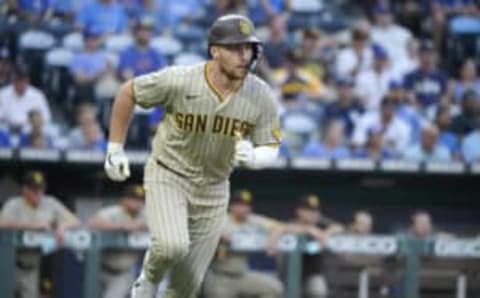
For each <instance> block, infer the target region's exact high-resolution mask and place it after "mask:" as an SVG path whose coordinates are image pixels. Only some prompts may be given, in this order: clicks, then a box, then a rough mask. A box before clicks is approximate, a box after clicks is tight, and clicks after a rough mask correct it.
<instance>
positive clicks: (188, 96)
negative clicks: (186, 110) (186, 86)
mask: <svg viewBox="0 0 480 298" xmlns="http://www.w3.org/2000/svg"><path fill="white" fill-rule="evenodd" d="M199 96H200V95H198V94H187V95H186V96H185V99H186V100H192V99H195V98H198V97H199Z"/></svg>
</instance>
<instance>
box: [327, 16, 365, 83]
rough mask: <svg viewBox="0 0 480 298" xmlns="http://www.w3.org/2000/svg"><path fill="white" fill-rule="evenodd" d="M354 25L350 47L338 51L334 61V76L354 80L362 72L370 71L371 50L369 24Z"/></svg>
mask: <svg viewBox="0 0 480 298" xmlns="http://www.w3.org/2000/svg"><path fill="white" fill-rule="evenodd" d="M362 24H364V25H362V26H359V25H356V26H354V27H353V29H352V41H351V45H350V46H348V47H346V48H344V49H342V50H340V51H339V52H338V55H337V59H336V61H335V74H336V75H337V76H340V77H346V76H351V77H353V78H355V77H356V76H357V74H358V73H359V72H361V71H363V70H368V69H371V67H372V64H373V49H372V47H371V43H370V24H368V23H362Z"/></svg>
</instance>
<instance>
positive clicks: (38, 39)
mask: <svg viewBox="0 0 480 298" xmlns="http://www.w3.org/2000/svg"><path fill="white" fill-rule="evenodd" d="M55 43H56V40H55V38H54V37H53V35H52V34H50V33H48V32H45V31H39V30H29V31H26V32H25V33H23V34H22V35H21V36H20V39H19V48H20V49H29V50H48V49H50V48H52V47H53V46H54V45H55Z"/></svg>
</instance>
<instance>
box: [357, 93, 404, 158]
mask: <svg viewBox="0 0 480 298" xmlns="http://www.w3.org/2000/svg"><path fill="white" fill-rule="evenodd" d="M396 108H397V103H396V101H395V99H392V98H390V97H384V98H383V100H382V103H381V105H380V110H378V111H371V112H369V113H366V114H364V115H363V116H362V117H361V118H360V119H359V121H358V122H357V126H356V127H355V130H354V132H353V136H352V145H353V146H354V147H357V148H360V147H363V146H365V145H366V143H367V140H368V133H369V131H371V130H372V129H376V130H380V131H381V132H382V146H383V148H385V149H386V150H388V151H389V152H391V153H392V154H394V155H397V156H399V155H400V154H401V153H402V152H403V151H404V150H405V149H406V148H407V146H408V145H409V144H410V127H409V126H408V124H407V123H406V122H404V121H403V120H402V119H401V118H399V117H398V116H397V115H396Z"/></svg>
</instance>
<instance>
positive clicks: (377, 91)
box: [355, 45, 398, 110]
mask: <svg viewBox="0 0 480 298" xmlns="http://www.w3.org/2000/svg"><path fill="white" fill-rule="evenodd" d="M372 48H373V56H374V59H373V67H372V69H369V70H365V71H361V72H360V73H359V74H358V76H357V79H356V83H355V94H356V95H357V96H358V97H359V98H360V99H361V101H362V104H363V106H364V108H365V109H366V110H376V109H378V107H379V105H380V101H381V100H382V98H383V97H384V96H385V95H386V94H387V92H388V89H389V85H390V82H392V81H394V80H396V79H398V78H397V76H396V74H395V73H394V71H393V70H392V68H391V67H390V64H389V59H388V54H387V52H386V51H385V49H384V48H382V47H381V46H379V45H374V46H373V47H372Z"/></svg>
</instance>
